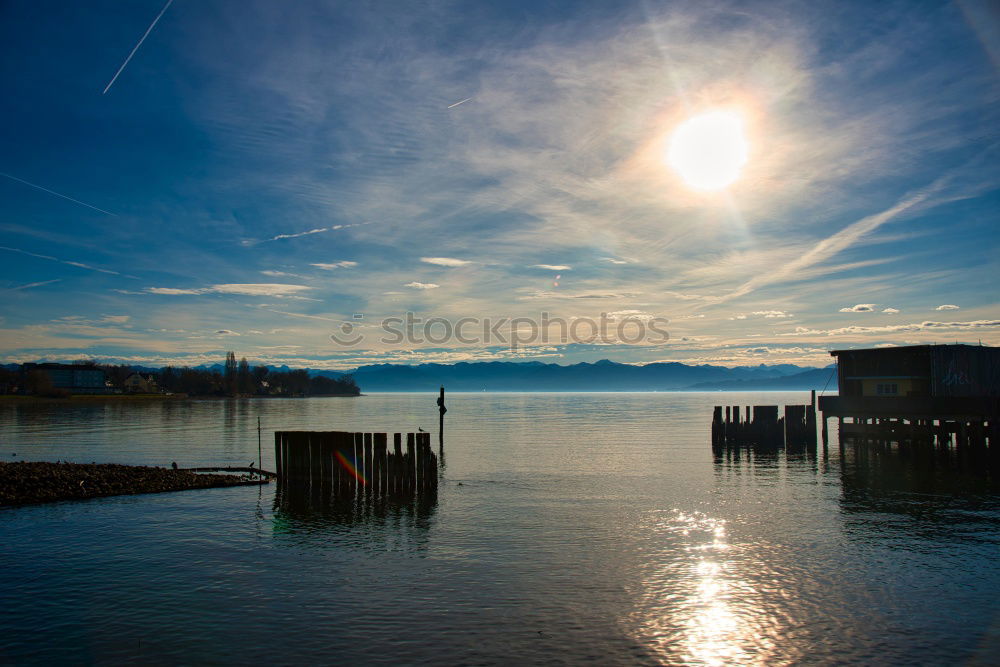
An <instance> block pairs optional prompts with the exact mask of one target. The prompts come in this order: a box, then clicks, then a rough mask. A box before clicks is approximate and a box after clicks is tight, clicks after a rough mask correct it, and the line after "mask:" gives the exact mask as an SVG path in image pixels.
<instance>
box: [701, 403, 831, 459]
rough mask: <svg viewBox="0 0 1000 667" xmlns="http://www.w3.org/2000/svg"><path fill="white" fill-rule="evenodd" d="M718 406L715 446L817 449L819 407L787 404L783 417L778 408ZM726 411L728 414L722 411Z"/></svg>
mask: <svg viewBox="0 0 1000 667" xmlns="http://www.w3.org/2000/svg"><path fill="white" fill-rule="evenodd" d="M742 407H744V406H739V405H734V406H729V405H727V406H721V405H717V406H715V410H714V412H713V414H712V447H714V448H725V447H742V446H755V447H772V448H775V449H777V448H780V447H783V446H813V447H815V446H816V408H815V407H814V406H812V405H786V406H785V415H784V417H779V416H778V406H777V405H755V406H753V407H752V409H751V406H749V405H747V406H745V407H746V410H745V411H742V410H741V408H742ZM723 410H725V412H723Z"/></svg>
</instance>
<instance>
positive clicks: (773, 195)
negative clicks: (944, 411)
mask: <svg viewBox="0 0 1000 667" xmlns="http://www.w3.org/2000/svg"><path fill="white" fill-rule="evenodd" d="M990 5H991V3H989V2H986V1H983V0H978V1H973V0H969V1H962V2H913V1H909V0H908V1H905V2H878V3H870V2H815V3H801V2H770V1H769V2H716V1H714V0H708V1H706V2H698V3H691V2H653V1H645V2H616V3H606V2H586V1H583V2H554V1H553V2H500V3H498V2H447V1H431V2H395V3H393V2H366V3H334V2H318V1H309V0H300V1H297V2H294V3H284V2H274V1H257V0H236V1H227V0H212V1H198V2H195V1H194V0H171V2H169V3H167V2H163V1H161V0H131V1H129V2H100V1H96V0H95V1H83V2H73V3H69V2H35V1H29V0H11V1H10V2H5V3H0V52H2V57H0V81H2V90H3V95H2V97H0V202H2V208H0V211H2V215H0V362H5V363H12V362H22V361H33V360H40V359H49V360H71V359H82V358H89V359H98V360H107V361H113V362H124V363H135V364H145V365H156V366H159V365H164V364H168V363H172V364H189V365H195V364H201V363H215V362H220V361H221V360H222V359H223V357H224V355H225V352H226V351H227V350H233V351H235V352H236V354H237V356H238V357H242V356H245V357H247V358H248V359H249V360H251V361H252V362H254V363H268V364H274V365H288V366H292V367H311V368H328V369H348V368H353V367H356V366H358V365H363V364H373V363H422V362H457V361H475V360H484V361H487V360H489V361H492V360H537V361H543V362H547V363H560V364H566V363H575V362H579V361H595V360H598V359H605V358H607V359H612V360H615V361H620V362H626V363H649V362H654V361H682V362H685V363H712V364H720V365H726V366H744V365H757V364H761V363H765V364H776V363H795V364H799V365H805V366H825V365H827V364H829V363H830V362H831V361H832V359H831V357H830V356H829V354H828V352H829V351H830V350H834V349H844V348H851V347H871V346H888V345H909V344H923V343H953V342H965V343H973V344H978V343H979V342H982V343H983V344H986V345H997V344H1000V301H998V295H1000V290H998V289H997V282H998V280H1000V259H998V252H997V251H998V246H1000V244H998V217H1000V104H998V102H1000V9H998V8H997V5H996V4H995V3H994V4H993V5H992V7H991V6H990ZM713 114H715V115H718V114H723V115H725V116H726V117H727V118H729V119H731V120H732V122H733V123H735V125H733V127H736V128H737V130H734V131H737V132H738V133H739V136H738V137H737V138H736V139H731V138H728V137H729V135H728V134H727V132H728V131H720V130H718V129H717V128H716V129H714V130H713V129H712V128H710V129H709V132H708V136H707V137H706V136H705V135H704V133H703V134H702V135H700V136H699V139H700V140H702V141H703V142H704V141H708V144H709V146H710V147H711V146H716V147H717V148H718V146H721V148H718V151H721V153H720V154H721V155H723V158H724V157H725V155H728V154H729V153H732V151H734V150H735V151H737V153H738V155H737V158H738V159H737V162H736V163H733V164H731V165H729V166H730V167H732V171H733V174H735V175H734V176H733V179H732V180H731V182H728V183H726V184H725V185H724V186H722V187H718V186H717V184H716V185H715V186H713V188H711V189H709V188H705V187H701V186H698V185H696V184H694V185H693V184H692V178H693V177H692V172H691V169H692V168H693V167H691V165H690V164H689V163H690V161H691V160H694V161H695V162H698V161H699V160H703V159H707V158H705V157H704V156H705V155H712V156H715V155H716V153H715V152H710V151H714V150H716V149H715V148H704V147H703V144H699V143H697V142H695V144H694V149H693V154H692V153H691V151H689V152H688V154H687V157H686V158H683V157H682V158H676V159H675V157H676V155H675V153H674V152H673V151H674V150H675V146H676V145H678V144H677V142H678V141H680V140H679V139H678V136H680V135H679V133H680V128H682V127H685V126H686V123H688V122H690V121H691V120H692V119H696V120H697V119H702V120H703V119H705V118H711V117H713ZM712 142H715V143H714V144H713V143H712ZM727 151H729V153H727ZM684 159H687V160H688V162H689V163H688V164H685V163H684ZM713 159H715V158H713ZM720 159H722V158H720ZM698 164H700V163H698ZM698 164H696V165H695V166H696V167H697V166H698ZM702 166H704V165H702ZM706 168H708V169H710V171H711V173H712V174H713V175H718V173H720V172H719V171H718V169H719V167H717V166H715V163H712V162H710V163H709V164H708V167H706ZM727 173H728V172H727ZM407 313H411V315H410V317H411V318H417V319H419V320H420V323H417V324H416V325H415V326H414V328H413V331H414V334H413V335H412V336H409V337H407V336H402V335H395V334H389V333H388V330H387V328H386V326H387V325H386V324H385V321H386V318H399V319H400V320H405V318H406V317H407ZM602 313H603V314H605V315H604V320H605V322H607V323H609V326H608V327H607V330H606V332H605V333H604V334H603V335H600V336H597V337H595V336H594V335H592V332H593V329H592V328H590V327H591V326H592V324H596V323H599V322H600V321H601V318H602ZM543 317H545V318H547V319H549V320H550V321H559V322H564V323H566V326H565V327H564V328H566V329H572V335H568V336H567V340H565V341H564V340H563V339H562V333H563V329H562V328H560V327H558V326H557V327H556V328H555V330H551V329H550V330H549V335H548V336H547V337H543V336H542V335H541V333H542V331H541V329H538V328H537V327H539V326H540V324H538V323H539V322H540V320H541V319H542V318H543ZM430 318H437V319H436V320H435V322H434V323H433V325H432V326H431V327H430V328H427V327H426V324H425V323H426V321H427V320H428V319H430ZM463 318H468V319H466V320H465V322H466V324H465V325H463V326H464V327H465V328H463V329H461V330H460V331H459V333H461V334H462V336H461V339H458V338H456V337H455V336H454V335H452V336H448V335H447V334H448V333H449V329H450V330H451V332H452V333H454V330H455V328H456V327H457V323H458V322H459V321H461V320H463ZM511 320H515V321H514V322H513V324H512V323H511ZM389 321H390V322H391V323H392V324H390V325H388V326H389V327H390V328H391V329H395V330H398V329H400V328H401V327H400V325H398V324H395V322H396V320H389ZM483 322H487V325H486V327H484V326H483ZM533 323H534V324H533ZM574 323H579V326H576V325H575V324H574ZM654 323H658V327H659V329H661V330H663V331H665V332H666V334H667V335H661V334H657V335H652V333H651V331H650V325H651V324H654ZM574 327H575V328H574ZM623 327H624V328H623ZM484 328H485V331H484ZM491 328H492V329H491ZM486 333H489V334H490V336H489V338H488V339H487V337H486V336H485V335H484V334H486ZM532 333H535V334H536V335H531V334H532ZM424 334H427V335H424ZM400 339H401V340H400ZM515 339H516V341H515Z"/></svg>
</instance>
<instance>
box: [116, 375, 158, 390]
mask: <svg viewBox="0 0 1000 667" xmlns="http://www.w3.org/2000/svg"><path fill="white" fill-rule="evenodd" d="M122 386H123V387H124V389H125V391H126V392H128V393H130V394H152V393H155V392H157V391H158V387H157V386H156V378H154V377H153V376H152V375H142V374H141V373H132V374H131V375H129V376H128V377H127V378H125V381H124V382H123V383H122Z"/></svg>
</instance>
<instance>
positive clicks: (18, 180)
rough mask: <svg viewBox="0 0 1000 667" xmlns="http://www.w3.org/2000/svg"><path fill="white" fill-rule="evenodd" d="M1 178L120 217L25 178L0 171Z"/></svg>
mask: <svg viewBox="0 0 1000 667" xmlns="http://www.w3.org/2000/svg"><path fill="white" fill-rule="evenodd" d="M0 176H5V177H7V178H9V179H10V180H12V181H17V182H18V183H24V184H25V185H28V186H30V187H33V188H35V189H36V190H41V191H42V192H48V193H49V194H50V195H55V196H56V197H62V198H63V199H65V200H67V201H71V202H73V203H74V204H79V205H80V206H86V207H87V208H92V209H94V210H95V211H100V212H101V213H104V214H105V215H112V216H114V217H116V218H117V217H118V214H117V213H112V212H111V211H105V210H104V209H103V208H97V207H96V206H91V205H90V204H88V203H87V202H82V201H80V200H79V199H73V198H72V197H67V196H66V195H61V194H59V193H58V192H56V191H55V190H49V189H48V188H43V187H42V186H40V185H35V184H34V183H29V182H28V181H26V180H24V179H23V178H18V177H17V176H11V175H10V174H5V173H3V172H2V171H0Z"/></svg>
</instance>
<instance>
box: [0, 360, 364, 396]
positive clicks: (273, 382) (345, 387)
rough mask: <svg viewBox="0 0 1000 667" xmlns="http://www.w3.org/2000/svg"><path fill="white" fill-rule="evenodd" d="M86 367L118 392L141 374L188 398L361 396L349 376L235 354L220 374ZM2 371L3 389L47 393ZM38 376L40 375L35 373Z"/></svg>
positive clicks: (179, 369)
mask: <svg viewBox="0 0 1000 667" xmlns="http://www.w3.org/2000/svg"><path fill="white" fill-rule="evenodd" d="M85 365H87V366H88V367H96V368H99V369H101V370H103V371H104V374H105V378H106V379H107V381H108V383H109V384H110V385H111V386H112V387H114V388H116V389H122V388H124V386H125V379H126V378H128V377H129V376H130V375H132V374H133V373H137V372H138V373H139V374H140V375H142V376H143V378H148V377H150V376H152V380H153V383H152V384H151V385H150V391H153V392H168V393H172V394H187V395H189V396H285V397H292V396H317V395H341V396H357V395H359V394H360V393H361V390H360V389H359V388H358V385H357V383H355V381H354V378H353V377H352V376H350V375H343V376H341V377H339V378H328V377H323V376H319V375H317V376H310V375H309V372H308V371H306V370H301V369H299V370H290V371H273V370H271V369H269V368H268V367H267V366H251V365H250V364H249V363H248V362H247V360H246V357H243V358H242V359H240V360H239V361H237V360H236V354H235V353H234V352H228V353H227V354H226V361H225V364H224V366H223V369H222V370H221V371H219V370H217V369H207V368H189V367H186V366H164V367H163V368H160V369H159V370H157V371H141V370H138V369H136V368H134V367H132V366H128V365H124V364H123V365H112V364H97V363H90V362H88V363H86V364H85ZM0 370H2V371H3V372H2V373H0V385H4V384H6V385H7V386H11V387H13V386H15V385H18V384H20V385H21V387H22V390H24V389H27V390H28V392H27V393H38V394H41V393H44V392H43V391H32V388H33V386H34V384H37V383H38V382H39V380H38V379H32V378H30V377H23V376H21V377H18V372H17V371H9V370H7V369H0ZM37 373H38V371H36V372H35V374H37ZM6 375H10V377H9V378H8V377H6Z"/></svg>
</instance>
